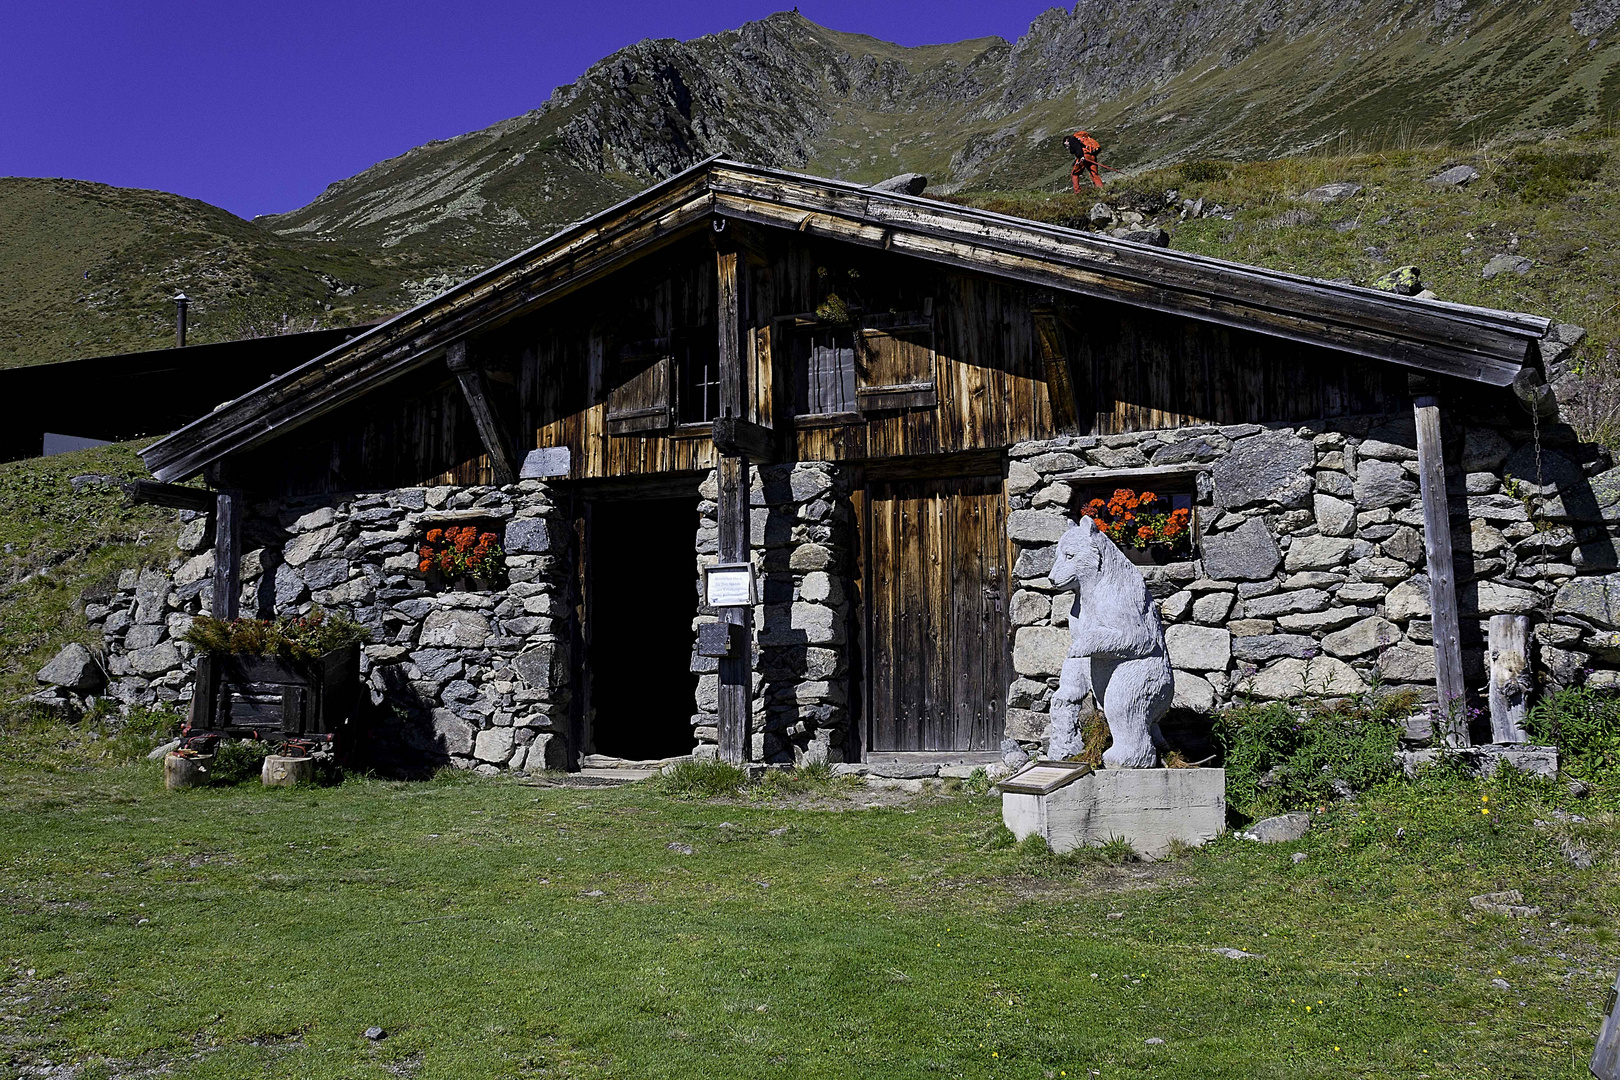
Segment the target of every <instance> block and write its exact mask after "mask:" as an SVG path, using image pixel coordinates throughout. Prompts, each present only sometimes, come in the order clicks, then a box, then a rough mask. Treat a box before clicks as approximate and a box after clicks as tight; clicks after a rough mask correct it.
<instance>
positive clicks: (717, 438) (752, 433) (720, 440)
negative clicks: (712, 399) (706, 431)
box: [713, 416, 777, 464]
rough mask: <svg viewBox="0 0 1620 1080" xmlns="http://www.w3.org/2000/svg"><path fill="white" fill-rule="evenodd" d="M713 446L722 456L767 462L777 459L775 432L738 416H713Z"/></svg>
mask: <svg viewBox="0 0 1620 1080" xmlns="http://www.w3.org/2000/svg"><path fill="white" fill-rule="evenodd" d="M713 439H714V448H715V450H716V451H717V452H718V453H719V454H721V455H722V456H723V457H738V456H741V457H746V458H748V459H749V460H750V461H757V462H761V463H763V464H769V463H771V462H773V461H775V460H776V459H777V453H776V432H774V431H772V430H771V429H770V428H768V427H764V426H762V425H760V424H756V423H754V422H753V421H751V420H744V419H743V418H742V417H740V416H717V417H715V418H714V435H713Z"/></svg>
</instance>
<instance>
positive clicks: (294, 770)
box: [259, 754, 315, 787]
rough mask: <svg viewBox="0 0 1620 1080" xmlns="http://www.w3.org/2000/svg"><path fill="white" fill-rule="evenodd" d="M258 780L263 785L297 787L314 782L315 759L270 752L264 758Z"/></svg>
mask: <svg viewBox="0 0 1620 1080" xmlns="http://www.w3.org/2000/svg"><path fill="white" fill-rule="evenodd" d="M259 780H260V782H262V783H263V784H264V786H265V787H297V786H298V785H299V784H313V783H314V782H315V759H314V758H312V757H283V756H282V755H280V754H271V755H270V756H269V757H267V758H265V759H264V767H263V768H262V769H260V770H259Z"/></svg>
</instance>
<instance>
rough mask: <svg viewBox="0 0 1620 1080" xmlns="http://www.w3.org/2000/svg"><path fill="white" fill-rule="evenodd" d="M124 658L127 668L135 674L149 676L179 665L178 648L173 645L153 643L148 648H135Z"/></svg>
mask: <svg viewBox="0 0 1620 1080" xmlns="http://www.w3.org/2000/svg"><path fill="white" fill-rule="evenodd" d="M126 659H127V660H128V661H129V669H130V670H131V671H133V672H134V673H135V674H137V675H141V676H145V677H146V678H151V677H152V676H153V675H161V674H164V673H165V672H169V671H173V670H174V669H175V668H177V667H179V666H180V663H181V660H180V650H179V649H176V648H175V647H174V646H173V645H169V644H163V645H153V646H152V647H151V648H149V649H136V650H135V651H134V652H131V653H130V654H129V655H128V656H127V657H126Z"/></svg>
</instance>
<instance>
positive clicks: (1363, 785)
mask: <svg viewBox="0 0 1620 1080" xmlns="http://www.w3.org/2000/svg"><path fill="white" fill-rule="evenodd" d="M1412 704H1413V699H1412V697H1411V695H1408V694H1390V695H1386V696H1384V697H1382V698H1380V699H1378V700H1376V701H1375V700H1372V699H1371V697H1370V695H1368V696H1358V697H1353V698H1346V699H1342V700H1339V701H1333V702H1330V701H1324V700H1320V699H1306V700H1303V701H1298V702H1285V701H1274V702H1269V703H1266V704H1245V705H1236V706H1233V707H1232V708H1230V709H1227V710H1225V711H1224V712H1222V713H1221V714H1219V715H1218V716H1217V717H1216V719H1215V732H1214V734H1215V741H1216V743H1217V744H1218V745H1219V746H1220V748H1221V750H1222V752H1223V754H1224V755H1225V758H1226V801H1227V805H1228V807H1230V808H1231V809H1232V810H1233V811H1235V812H1237V813H1239V814H1241V815H1243V816H1245V817H1250V818H1256V817H1262V816H1264V815H1266V814H1269V813H1276V812H1278V811H1282V810H1295V809H1299V808H1302V807H1305V806H1309V805H1311V804H1313V803H1321V802H1324V801H1326V800H1329V799H1334V798H1337V797H1338V796H1339V795H1340V794H1341V792H1342V789H1343V787H1344V786H1348V787H1349V788H1350V790H1352V791H1365V790H1367V789H1368V788H1371V787H1373V786H1375V785H1377V784H1379V783H1382V782H1383V781H1385V780H1389V779H1391V778H1393V777H1394V776H1395V773H1396V765H1395V749H1396V746H1397V744H1398V741H1399V738H1400V732H1399V731H1398V730H1397V728H1396V726H1395V725H1394V724H1393V723H1392V722H1391V718H1392V717H1394V716H1397V715H1404V713H1405V712H1406V711H1407V710H1409V709H1410V708H1411V706H1412Z"/></svg>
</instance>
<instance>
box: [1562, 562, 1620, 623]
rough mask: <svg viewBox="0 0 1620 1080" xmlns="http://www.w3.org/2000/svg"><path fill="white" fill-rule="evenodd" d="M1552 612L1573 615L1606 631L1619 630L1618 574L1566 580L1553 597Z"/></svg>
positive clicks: (1619, 596)
mask: <svg viewBox="0 0 1620 1080" xmlns="http://www.w3.org/2000/svg"><path fill="white" fill-rule="evenodd" d="M1553 613H1554V614H1557V615H1574V616H1576V617H1578V618H1582V619H1586V620H1587V621H1589V622H1592V623H1595V624H1597V625H1598V626H1601V627H1604V628H1606V629H1609V630H1615V629H1620V574H1608V575H1605V576H1604V577H1588V578H1576V579H1575V580H1574V581H1570V582H1566V583H1565V584H1564V585H1563V586H1561V587H1560V588H1559V590H1558V593H1557V595H1556V596H1554V597H1553Z"/></svg>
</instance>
